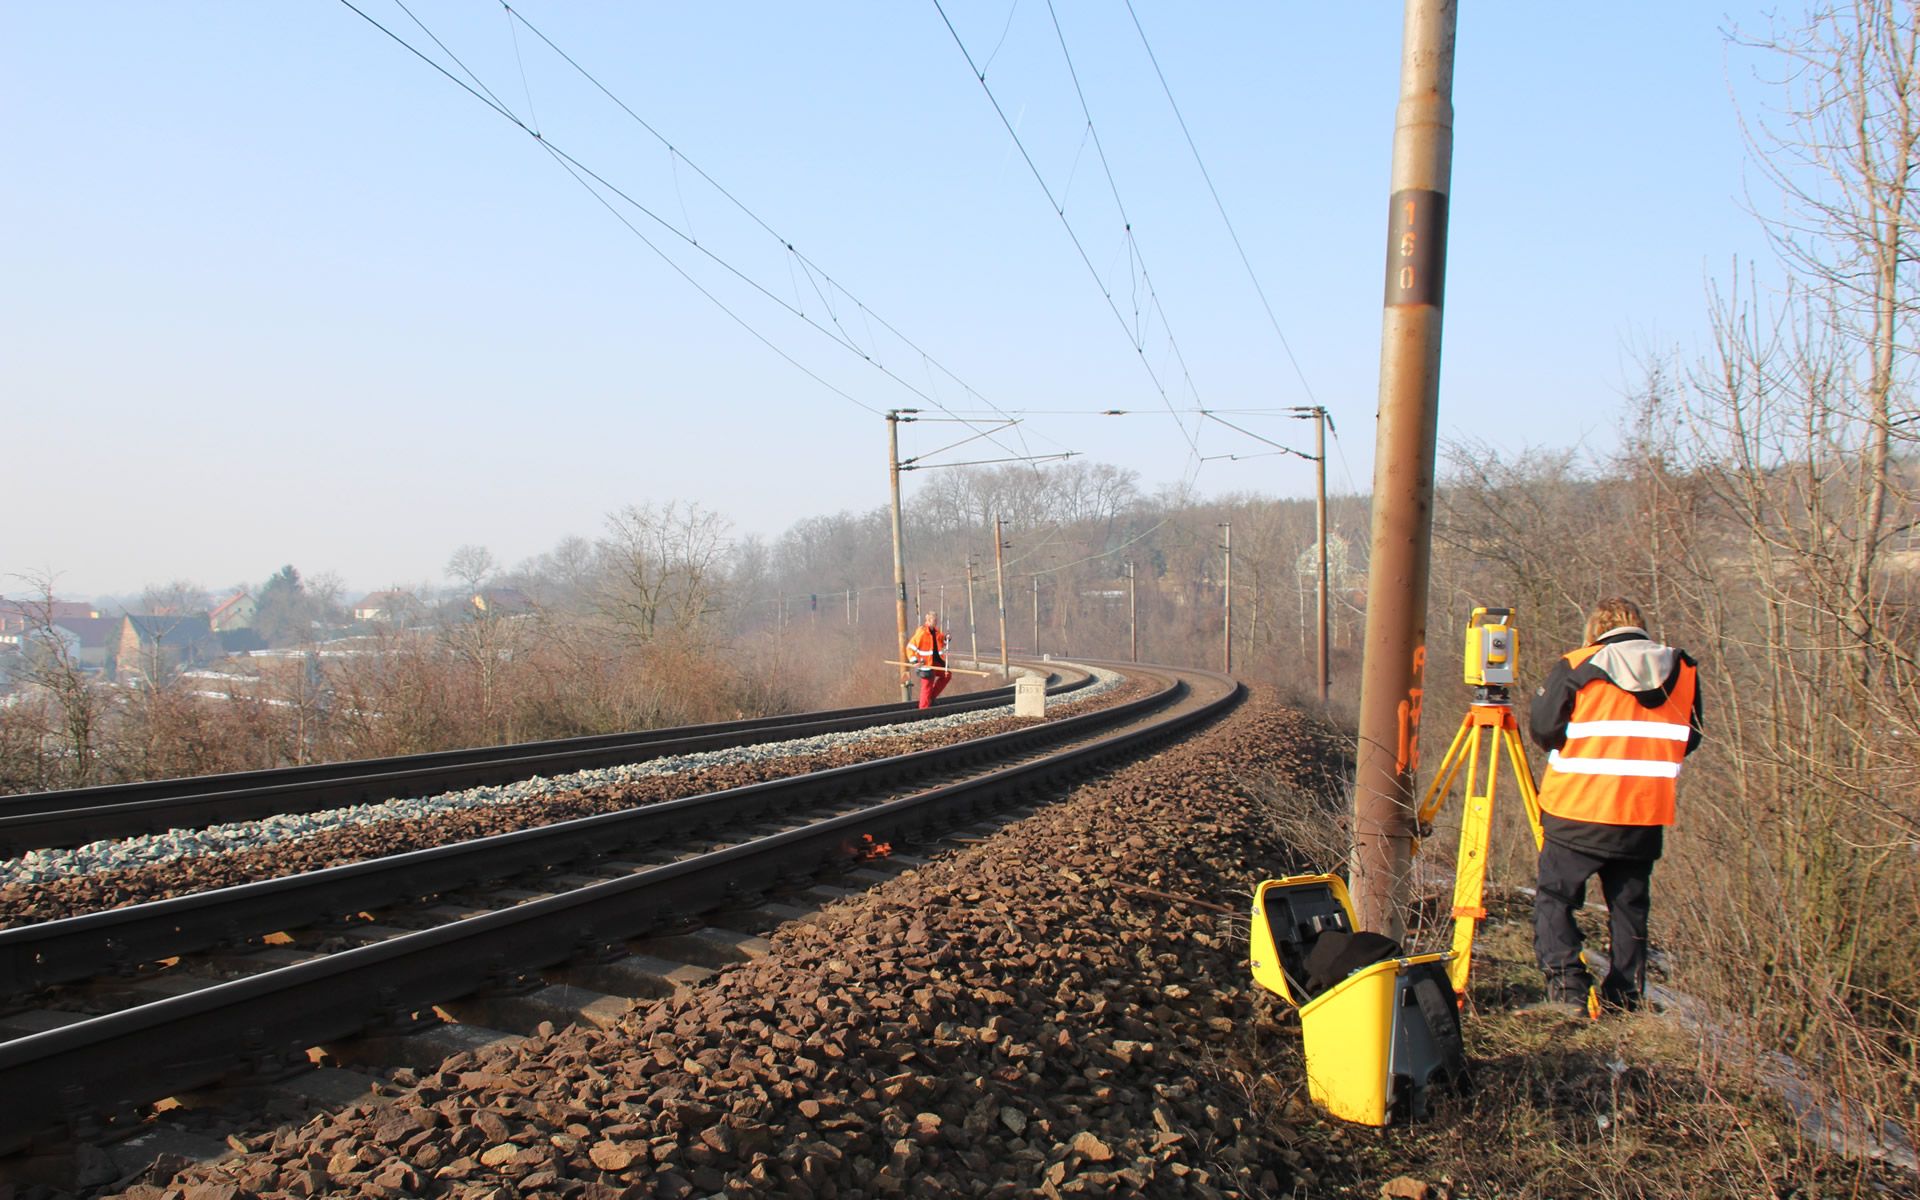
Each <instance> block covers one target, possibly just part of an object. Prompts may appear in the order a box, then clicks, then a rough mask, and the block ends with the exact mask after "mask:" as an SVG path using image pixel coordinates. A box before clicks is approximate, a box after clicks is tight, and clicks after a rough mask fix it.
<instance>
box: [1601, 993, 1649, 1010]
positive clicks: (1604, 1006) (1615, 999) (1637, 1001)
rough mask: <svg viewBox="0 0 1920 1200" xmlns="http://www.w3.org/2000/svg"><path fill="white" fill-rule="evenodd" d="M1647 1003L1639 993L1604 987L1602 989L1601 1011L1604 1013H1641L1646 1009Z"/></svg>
mask: <svg viewBox="0 0 1920 1200" xmlns="http://www.w3.org/2000/svg"><path fill="white" fill-rule="evenodd" d="M1646 1003H1647V1002H1646V998H1645V997H1643V996H1642V995H1640V993H1638V992H1628V991H1624V990H1620V989H1614V988H1604V987H1603V988H1601V989H1600V1011H1601V1012H1603V1013H1631V1012H1639V1011H1640V1010H1641V1009H1642V1008H1645V1007H1646Z"/></svg>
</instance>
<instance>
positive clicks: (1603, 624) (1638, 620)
mask: <svg viewBox="0 0 1920 1200" xmlns="http://www.w3.org/2000/svg"><path fill="white" fill-rule="evenodd" d="M1622 625H1631V626H1633V627H1634V628H1635V629H1645V628H1646V627H1647V619H1646V618H1645V617H1643V616H1641V615H1640V606H1639V605H1638V604H1635V603H1634V602H1633V601H1631V600H1629V599H1627V598H1626V597H1625V596H1608V597H1607V598H1606V599H1605V600H1602V601H1601V602H1600V603H1598V604H1596V605H1594V606H1593V611H1592V612H1590V613H1588V614H1587V645H1589V646H1591V645H1592V644H1593V643H1595V642H1597V641H1599V640H1600V638H1601V637H1602V636H1603V635H1605V634H1606V632H1607V631H1608V630H1610V629H1618V628H1620V627H1621V626H1622Z"/></svg>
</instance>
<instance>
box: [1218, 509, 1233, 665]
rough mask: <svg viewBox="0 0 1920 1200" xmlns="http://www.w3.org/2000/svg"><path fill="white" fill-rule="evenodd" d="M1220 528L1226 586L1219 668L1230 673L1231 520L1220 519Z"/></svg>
mask: <svg viewBox="0 0 1920 1200" xmlns="http://www.w3.org/2000/svg"><path fill="white" fill-rule="evenodd" d="M1220 528H1221V529H1223V530H1225V531H1226V541H1224V542H1222V543H1221V545H1220V549H1221V550H1222V551H1223V552H1224V557H1225V562H1226V570H1225V575H1224V579H1223V582H1224V583H1225V584H1226V587H1225V588H1223V589H1222V591H1224V593H1225V596H1226V607H1225V609H1224V611H1223V612H1222V613H1221V621H1220V657H1221V659H1222V660H1223V662H1224V664H1225V665H1223V666H1222V667H1221V668H1220V669H1221V670H1222V671H1225V672H1226V673H1227V674H1229V675H1231V674H1233V522H1231V521H1222V522H1220Z"/></svg>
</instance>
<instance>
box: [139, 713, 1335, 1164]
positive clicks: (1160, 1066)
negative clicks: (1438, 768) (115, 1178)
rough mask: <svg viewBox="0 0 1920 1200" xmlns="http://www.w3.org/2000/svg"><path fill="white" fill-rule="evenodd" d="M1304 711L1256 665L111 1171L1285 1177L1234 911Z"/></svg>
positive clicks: (1297, 760)
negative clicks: (248, 1131) (258, 1114)
mask: <svg viewBox="0 0 1920 1200" xmlns="http://www.w3.org/2000/svg"><path fill="white" fill-rule="evenodd" d="M1337 756H1338V751H1337V749H1336V748H1335V743H1334V742H1333V741H1332V739H1331V738H1330V737H1329V736H1327V735H1326V733H1325V732H1324V730H1323V729H1322V727H1320V726H1318V725H1317V724H1315V723H1313V722H1312V721H1311V720H1310V719H1309V718H1307V717H1305V716H1303V715H1302V714H1300V713H1298V712H1297V711H1294V710H1290V709H1286V708H1283V707H1281V706H1280V705H1279V704H1278V703H1277V702H1276V701H1275V700H1274V699H1273V697H1272V695H1271V694H1270V693H1266V692H1260V693H1256V695H1255V696H1254V698H1253V699H1252V700H1250V701H1249V702H1248V703H1247V704H1246V705H1243V706H1242V707H1241V709H1240V710H1239V711H1238V712H1237V713H1235V714H1234V715H1232V716H1230V717H1228V718H1227V719H1225V720H1224V721H1222V722H1221V723H1219V724H1217V725H1215V726H1214V727H1213V728H1212V729H1210V730H1209V731H1207V732H1205V733H1203V734H1201V735H1198V736H1197V737H1194V738H1192V739H1189V740H1188V741H1187V742H1185V743H1183V744H1182V745H1180V746H1177V747H1174V748H1172V749H1169V750H1167V751H1165V752H1163V753H1161V754H1159V755H1157V756H1155V757H1154V758H1152V759H1149V760H1146V761H1144V762H1141V763H1138V764H1135V765H1133V766H1130V767H1127V768H1124V769H1122V770H1120V771H1117V772H1115V773H1114V774H1112V775H1109V776H1107V777H1106V778H1104V779H1102V780H1100V781H1098V782H1095V783H1093V784H1090V785H1087V786H1084V787H1081V788H1079V789H1077V790H1076V791H1074V792H1073V793H1072V794H1070V795H1069V796H1068V797H1067V798H1066V799H1064V800H1063V801H1061V802H1059V803H1056V804H1053V805H1051V806H1049V807H1047V808H1046V809H1044V810H1042V811H1041V812H1039V813H1037V814H1036V815H1034V816H1032V817H1030V818H1028V819H1026V820H1023V821H1020V822H1017V823H1015V824H1011V825H1009V826H1007V827H1005V828H1004V829H1002V830H1001V831H999V832H998V833H996V834H995V835H994V836H992V837H990V838H988V839H986V840H985V841H983V842H982V843H981V844H979V845H976V846H972V847H969V848H967V849H964V850H961V851H956V852H953V853H950V854H947V855H944V856H942V857H941V858H939V859H937V860H936V861H934V862H932V863H930V864H928V865H926V866H924V867H922V868H919V869H917V870H911V871H908V872H906V873H904V874H902V875H901V876H899V877H898V878H896V879H894V880H892V881H890V882H888V883H886V884H882V885H880V886H878V887H876V888H874V889H873V890H872V891H870V892H868V893H865V894H862V895H860V896H857V897H854V898H851V899H849V900H847V901H844V902H841V903H837V904H835V905H832V906H831V907H829V908H828V909H826V910H825V911H824V912H823V913H822V914H821V915H820V916H819V917H818V918H816V919H815V920H813V921H812V922H806V923H793V924H789V925H787V926H785V927H783V928H782V929H781V930H780V931H779V932H778V933H777V934H776V935H775V936H774V938H773V942H774V952H773V953H772V954H771V955H769V956H768V957H766V958H763V959H760V960H757V961H754V962H750V963H742V964H739V965H736V966H733V967H730V968H727V969H725V970H723V971H722V972H720V973H719V974H718V975H717V976H715V977H714V978H712V979H711V980H709V981H708V982H707V983H705V984H703V985H702V986H700V987H697V988H694V989H690V990H688V991H684V992H681V993H678V994H676V995H675V996H672V997H670V998H666V999H661V1000H656V1001H641V1002H637V1003H636V1004H635V1005H634V1007H633V1008H632V1009H631V1011H630V1012H629V1013H628V1015H627V1017H626V1018H625V1019H624V1021H623V1022H622V1023H621V1024H620V1025H618V1026H617V1027H615V1028H614V1029H612V1030H609V1031H600V1030H597V1029H591V1028H579V1027H575V1028H568V1029H564V1030H560V1031H557V1032H556V1031H552V1030H550V1028H546V1027H543V1029H542V1030H541V1032H540V1034H539V1035H537V1036H535V1037H532V1038H529V1039H527V1040H525V1041H524V1042H522V1043H520V1044H518V1045H517V1046H515V1047H513V1048H511V1049H505V1050H502V1051H499V1052H495V1053H491V1054H487V1055H484V1056H475V1055H472V1054H463V1055H457V1056H455V1057H454V1058H451V1059H449V1060H447V1061H446V1062H445V1063H443V1064H442V1065H441V1067H440V1068H439V1069H438V1070H436V1071H432V1072H428V1073H426V1074H424V1075H422V1076H419V1077H415V1076H414V1075H412V1074H411V1073H410V1072H405V1071H402V1072H398V1073H397V1074H396V1075H395V1076H394V1080H395V1082H396V1084H397V1085H399V1088H398V1094H397V1095H396V1096H395V1097H393V1098H392V1100H391V1101H390V1102H388V1103H385V1104H382V1105H378V1106H374V1105H368V1106H356V1107H354V1108H351V1109H347V1110H345V1111H342V1112H337V1113H328V1114H323V1115H321V1116H317V1117H315V1118H313V1119H312V1120H310V1121H308V1122H307V1123H306V1124H305V1125H302V1126H298V1127H287V1128H283V1129H280V1130H278V1131H275V1132H272V1133H266V1134H262V1135H258V1136H255V1137H250V1138H246V1139H243V1141H244V1144H245V1145H246V1146H247V1151H246V1152H245V1153H240V1154H236V1155H235V1156H233V1157H231V1158H229V1159H227V1160H224V1161H222V1162H220V1163H216V1164H203V1165H200V1166H196V1167H193V1168H190V1169H189V1170H187V1171H184V1172H182V1173H180V1174H179V1175H177V1176H176V1175H172V1174H171V1173H170V1172H169V1173H167V1174H166V1176H165V1177H163V1178H156V1179H153V1180H151V1181H143V1182H141V1183H139V1184H137V1185H136V1186H134V1187H132V1188H131V1189H130V1190H128V1191H126V1192H125V1193H123V1194H124V1195H126V1196H128V1197H130V1198H133V1200H212V1198H213V1197H220V1198H221V1200H244V1198H246V1197H252V1196H260V1197H274V1198H278V1197H282V1196H287V1197H307V1196H314V1195H322V1194H324V1195H343V1196H347V1195H352V1196H364V1197H400V1196H452V1197H463V1198H465V1197H473V1198H476V1200H477V1198H481V1197H485V1198H487V1200H513V1198H515V1197H522V1196H533V1195H541V1196H549V1195H550V1196H559V1197H564V1198H567V1200H614V1198H623V1200H624V1198H627V1197H636V1198H637V1197H642V1196H662V1197H669V1198H675V1197H686V1196H693V1195H722V1196H745V1195H776V1196H790V1197H797V1198H810V1197H820V1198H833V1197H864V1196H901V1195H912V1196H988V1197H1012V1196H1029V1195H1041V1196H1048V1197H1058V1196H1064V1195H1154V1196H1163V1195H1165V1196H1173V1195H1192V1196H1201V1197H1209V1196H1249V1197H1263V1196H1285V1195H1295V1194H1299V1193H1298V1192H1297V1191H1296V1189H1298V1188H1310V1187H1312V1186H1313V1183H1312V1176H1311V1175H1310V1174H1309V1173H1307V1172H1306V1171H1304V1170H1298V1169H1297V1168H1298V1167H1299V1166H1300V1164H1301V1159H1300V1157H1299V1155H1298V1153H1297V1152H1296V1151H1295V1150H1294V1149H1293V1148H1291V1147H1290V1146H1289V1145H1288V1144H1287V1141H1286V1139H1287V1138H1288V1136H1289V1134H1288V1133H1287V1131H1286V1129H1285V1128H1284V1126H1283V1125H1282V1124H1281V1122H1280V1121H1279V1120H1278V1119H1277V1117H1276V1114H1273V1113H1267V1112H1257V1111H1255V1110H1254V1109H1253V1108H1252V1107H1251V1104H1250V1101H1249V1099H1248V1097H1249V1096H1251V1095H1253V1094H1254V1093H1255V1092H1256V1091H1258V1090H1259V1088H1258V1086H1257V1085H1258V1082H1259V1081H1258V1079H1257V1078H1256V1077H1254V1076H1253V1075H1251V1074H1250V1072H1256V1071H1257V1070H1258V1068H1257V1067H1253V1066H1249V1065H1247V1060H1246V1058H1245V1055H1244V1047H1245V1045H1246V1042H1247V1037H1248V1031H1249V1029H1250V1028H1251V1027H1252V1026H1253V1025H1255V1024H1256V1010H1257V1009H1258V1008H1259V1007H1260V1006H1257V1005H1256V1002H1255V998H1254V995H1253V993H1252V991H1251V985H1250V984H1249V982H1248V981H1247V979H1246V965H1245V944H1244V933H1242V932H1236V931H1235V929H1234V928H1233V927H1234V926H1235V925H1236V924H1238V925H1239V926H1241V927H1242V928H1243V926H1244V921H1241V922H1237V923H1236V922H1233V921H1230V920H1229V919H1228V918H1226V917H1224V916H1223V915H1222V914H1220V913H1218V912H1216V911H1214V910H1213V908H1212V906H1214V905H1225V906H1228V907H1229V908H1230V909H1232V910H1233V911H1234V912H1236V913H1237V912H1240V911H1242V909H1243V907H1244V896H1245V895H1246V892H1247V889H1248V886H1249V885H1250V884H1251V883H1252V882H1253V881H1255V880H1258V879H1260V878H1262V877H1263V876H1264V875H1266V874H1267V873H1269V872H1270V871H1272V870H1273V869H1275V868H1277V867H1278V866H1279V865H1280V864H1282V863H1283V862H1285V859H1286V856H1285V847H1284V846H1282V845H1281V844H1280V843H1279V840H1278V837H1277V835H1276V834H1275V832H1274V830H1273V827H1272V822H1271V821H1270V820H1268V819H1267V818H1266V817H1265V815H1264V813H1263V808H1262V806H1261V805H1260V804H1259V803H1257V802H1256V800H1255V796H1256V788H1257V786H1258V785H1257V784H1256V782H1255V781H1256V780H1260V779H1263V778H1264V779H1271V778H1274V777H1280V778H1283V779H1284V778H1288V777H1294V778H1299V779H1302V780H1308V779H1312V780H1317V779H1319V778H1320V777H1321V776H1322V774H1323V772H1324V770H1325V768H1326V767H1327V765H1328V764H1329V763H1330V762H1332V761H1334V760H1335V759H1336V758H1337Z"/></svg>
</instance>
